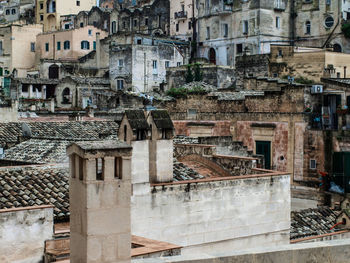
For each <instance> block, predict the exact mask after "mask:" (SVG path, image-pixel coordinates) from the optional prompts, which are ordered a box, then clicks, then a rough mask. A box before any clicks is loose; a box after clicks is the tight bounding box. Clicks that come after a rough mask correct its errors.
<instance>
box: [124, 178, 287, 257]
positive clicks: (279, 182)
mask: <svg viewBox="0 0 350 263" xmlns="http://www.w3.org/2000/svg"><path fill="white" fill-rule="evenodd" d="M151 192H152V193H151V194H144V195H138V196H132V201H131V202H132V211H131V221H132V223H131V225H132V232H133V234H134V235H140V236H147V237H148V238H152V239H156V240H163V241H166V242H171V243H174V244H177V245H180V246H184V247H185V248H183V249H182V253H185V254H186V251H189V253H194V252H195V251H196V252H207V251H208V248H209V247H210V248H212V249H219V250H220V247H223V249H227V248H228V247H225V246H226V245H229V247H230V250H234V249H236V248H238V247H243V246H244V247H245V248H251V247H255V246H260V245H261V246H263V245H266V240H269V241H272V240H273V243H274V244H288V243H289V227H290V177H289V175H275V176H272V177H271V176H266V177H253V178H244V179H243V178H242V179H240V178H239V177H237V178H235V179H232V180H223V181H211V182H200V181H199V182H196V183H191V184H187V183H186V184H169V185H159V186H153V188H152V191H151ZM253 218H254V220H252V219H253ZM244 238H247V239H244ZM242 240H243V242H240V241H242ZM244 240H245V241H244Z"/></svg>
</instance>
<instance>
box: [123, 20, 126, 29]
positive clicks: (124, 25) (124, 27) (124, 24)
mask: <svg viewBox="0 0 350 263" xmlns="http://www.w3.org/2000/svg"><path fill="white" fill-rule="evenodd" d="M123 29H126V23H125V21H123Z"/></svg>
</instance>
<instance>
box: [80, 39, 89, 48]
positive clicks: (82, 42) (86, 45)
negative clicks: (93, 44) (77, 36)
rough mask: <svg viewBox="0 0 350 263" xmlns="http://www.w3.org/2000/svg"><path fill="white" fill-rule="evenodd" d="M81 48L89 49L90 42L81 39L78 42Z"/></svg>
mask: <svg viewBox="0 0 350 263" xmlns="http://www.w3.org/2000/svg"><path fill="white" fill-rule="evenodd" d="M80 45H81V49H90V43H89V41H86V40H83V41H81V42H80Z"/></svg>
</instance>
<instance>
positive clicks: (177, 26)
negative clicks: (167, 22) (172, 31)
mask: <svg viewBox="0 0 350 263" xmlns="http://www.w3.org/2000/svg"><path fill="white" fill-rule="evenodd" d="M176 32H179V23H177V24H176Z"/></svg>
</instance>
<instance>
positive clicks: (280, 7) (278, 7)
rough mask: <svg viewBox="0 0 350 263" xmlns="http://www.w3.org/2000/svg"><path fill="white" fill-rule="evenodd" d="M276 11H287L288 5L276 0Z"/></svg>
mask: <svg viewBox="0 0 350 263" xmlns="http://www.w3.org/2000/svg"><path fill="white" fill-rule="evenodd" d="M274 10H276V11H284V10H286V4H285V3H284V2H282V1H281V0H276V1H275V4H274Z"/></svg>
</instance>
